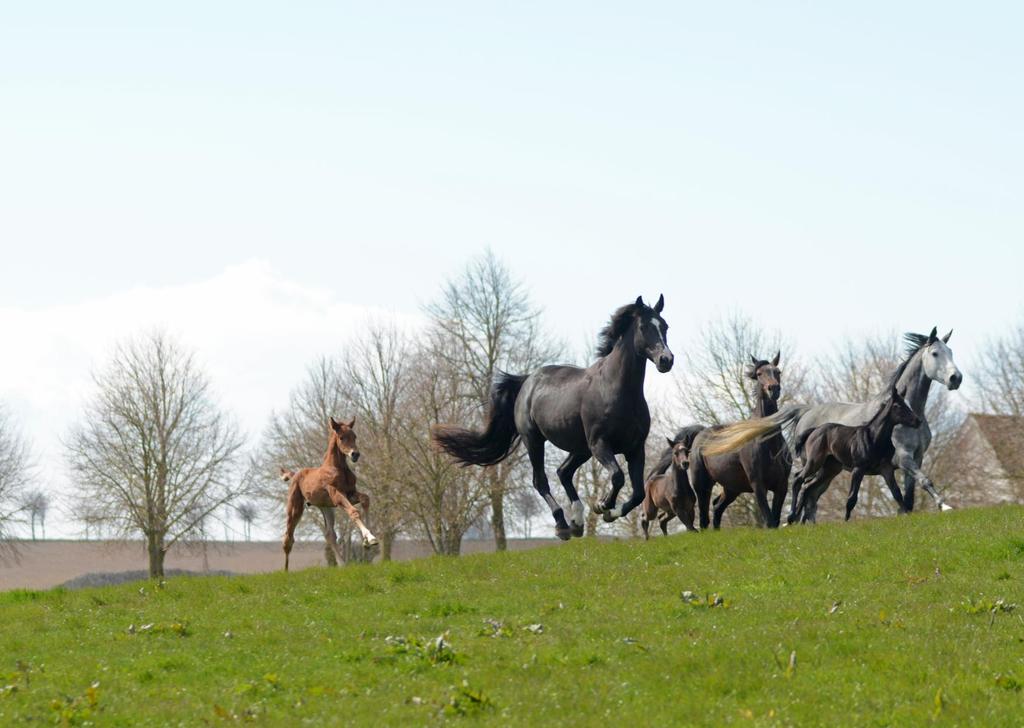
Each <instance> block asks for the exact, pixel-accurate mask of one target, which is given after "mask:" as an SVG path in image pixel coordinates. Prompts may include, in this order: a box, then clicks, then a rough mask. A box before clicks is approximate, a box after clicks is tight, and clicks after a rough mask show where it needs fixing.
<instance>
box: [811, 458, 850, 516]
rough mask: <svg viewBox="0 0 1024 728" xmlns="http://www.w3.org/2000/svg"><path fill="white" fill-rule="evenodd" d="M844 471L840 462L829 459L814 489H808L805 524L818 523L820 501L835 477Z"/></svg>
mask: <svg viewBox="0 0 1024 728" xmlns="http://www.w3.org/2000/svg"><path fill="white" fill-rule="evenodd" d="M842 471H843V466H842V465H840V464H839V461H837V460H832V459H829V460H828V461H826V462H825V464H824V465H823V466H822V469H821V473H820V474H819V475H818V479H817V481H816V483H815V485H814V487H813V488H812V487H810V486H808V487H807V491H806V492H807V493H808V500H809V503H808V504H807V508H806V511H805V512H804V522H805V523H806V522H810V523H817V522H818V499H819V498H821V496H822V495H824V494H825V491H826V490H828V487H829V486H830V485H832V481H833V480H835V477H836V476H837V475H839V473H841V472H842Z"/></svg>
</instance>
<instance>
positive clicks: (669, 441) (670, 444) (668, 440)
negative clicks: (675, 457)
mask: <svg viewBox="0 0 1024 728" xmlns="http://www.w3.org/2000/svg"><path fill="white" fill-rule="evenodd" d="M665 440H666V441H667V442H668V446H669V447H675V446H676V443H675V441H674V440H673V439H672V438H671V437H666V438H665Z"/></svg>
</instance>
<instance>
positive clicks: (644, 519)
mask: <svg viewBox="0 0 1024 728" xmlns="http://www.w3.org/2000/svg"><path fill="white" fill-rule="evenodd" d="M657 515H658V507H657V506H656V505H654V499H653V498H651V494H650V493H648V494H647V497H645V498H644V502H643V504H641V506H640V528H641V529H642V530H643V532H644V541H648V540H650V538H651V534H650V533H649V529H650V527H651V521H653V520H654V519H655V517H656V516H657Z"/></svg>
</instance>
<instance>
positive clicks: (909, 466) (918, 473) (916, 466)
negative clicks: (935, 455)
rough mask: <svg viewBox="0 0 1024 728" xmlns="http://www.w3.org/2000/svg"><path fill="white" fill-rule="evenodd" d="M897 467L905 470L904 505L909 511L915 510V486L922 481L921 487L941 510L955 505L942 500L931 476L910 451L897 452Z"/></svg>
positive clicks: (948, 509)
mask: <svg viewBox="0 0 1024 728" xmlns="http://www.w3.org/2000/svg"><path fill="white" fill-rule="evenodd" d="M896 467H898V468H899V469H900V470H902V471H903V506H904V508H906V509H907V511H908V512H909V511H912V510H914V486H915V485H916V483H917V481H918V480H920V481H921V487H922V488H924V489H925V491H927V492H928V495H930V496H931V497H932V499H933V500H934V501H935V505H937V506H938V507H939V510H940V511H951V510H953V507H952V506H950V505H949V504H947V503H946V501H944V500H942V496H941V495H939V492H938V491H937V490H935V484H934V483H932V480H931V478H929V477H928V476H927V475H925V474H924V472H923V471H922V470H921V465H920V463H918V462H917V459H916V458H915V457H914V456H913V455H911V454H910V453H903V452H897V453H896Z"/></svg>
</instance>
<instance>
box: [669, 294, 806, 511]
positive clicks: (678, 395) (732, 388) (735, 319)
mask: <svg viewBox="0 0 1024 728" xmlns="http://www.w3.org/2000/svg"><path fill="white" fill-rule="evenodd" d="M776 352H779V353H781V363H780V367H781V369H782V372H783V379H782V397H781V399H780V401H779V405H780V407H781V406H785V404H786V403H788V402H791V401H800V400H802V399H803V398H805V397H806V395H807V390H808V377H807V369H806V368H805V367H804V366H803V365H802V364H801V362H800V359H799V357H798V356H797V353H796V347H795V345H794V344H793V343H792V342H790V341H789V340H787V339H786V338H784V337H783V336H782V335H781V334H780V333H779V332H777V331H768V330H765V329H763V328H761V327H760V326H758V325H757V324H756V323H755V322H754V321H753V320H752V319H751V318H749V317H747V316H744V315H742V314H739V313H734V314H731V315H729V316H726V317H724V318H720V319H716V320H714V321H711V322H710V323H708V324H707V325H705V326H704V328H703V329H702V331H701V335H700V338H699V340H698V341H697V342H694V343H692V344H691V345H690V346H688V347H687V353H688V357H687V362H686V366H685V367H677V371H678V374H676V375H675V378H674V383H675V400H676V403H677V405H678V409H680V410H682V411H684V412H687V413H689V420H688V421H690V422H696V423H699V424H702V425H719V424H724V423H727V422H735V421H737V420H743V419H747V418H748V417H750V416H751V414H752V413H753V411H754V407H755V405H756V404H757V395H756V393H755V389H754V387H753V385H752V383H751V380H750V378H749V377H748V376H747V374H746V370H747V367H748V366H749V365H750V357H752V356H753V357H756V358H758V359H771V358H772V357H773V356H774V355H775V353H776ZM685 424H687V422H686V421H683V420H677V421H674V422H673V423H672V428H671V432H675V430H676V429H678V428H679V427H681V426H682V425H685ZM657 443H658V449H659V450H660V449H661V439H660V438H659V439H658V440H657ZM726 519H727V520H729V521H732V522H734V523H760V522H761V511H760V509H759V508H758V507H757V503H756V502H755V501H754V499H753V498H752V497H750V496H749V495H746V496H741V497H740V498H739V499H738V500H737V501H736V505H734V506H733V508H732V509H730V510H729V511H728V512H727V513H726Z"/></svg>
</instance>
